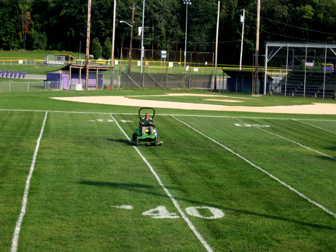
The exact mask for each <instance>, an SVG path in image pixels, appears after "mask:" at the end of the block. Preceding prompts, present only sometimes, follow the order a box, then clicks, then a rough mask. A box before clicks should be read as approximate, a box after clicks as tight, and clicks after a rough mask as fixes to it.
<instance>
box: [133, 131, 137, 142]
mask: <svg viewBox="0 0 336 252" xmlns="http://www.w3.org/2000/svg"><path fill="white" fill-rule="evenodd" d="M136 139H137V134H136V133H133V138H132V140H133V141H135V140H136Z"/></svg>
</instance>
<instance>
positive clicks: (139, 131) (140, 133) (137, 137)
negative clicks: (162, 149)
mask: <svg viewBox="0 0 336 252" xmlns="http://www.w3.org/2000/svg"><path fill="white" fill-rule="evenodd" d="M146 109H151V110H152V112H153V115H152V117H149V115H148V118H146V116H145V117H143V118H141V110H146ZM146 114H148V113H146ZM154 116H155V110H154V109H153V108H148V107H144V108H140V109H139V118H140V122H139V126H138V127H137V128H136V130H135V133H133V137H132V143H133V144H134V145H135V146H138V145H139V144H145V145H147V146H150V145H154V146H159V145H162V143H163V142H162V141H160V135H159V133H158V132H157V129H156V127H155V124H154V121H153V119H154ZM148 122H151V123H152V124H148ZM150 127H151V128H150ZM143 128H144V129H143ZM151 129H152V132H151Z"/></svg>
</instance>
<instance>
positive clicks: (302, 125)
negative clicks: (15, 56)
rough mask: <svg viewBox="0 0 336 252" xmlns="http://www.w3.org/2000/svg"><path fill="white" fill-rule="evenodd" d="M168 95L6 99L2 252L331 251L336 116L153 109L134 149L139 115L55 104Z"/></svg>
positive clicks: (0, 97)
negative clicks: (147, 133) (148, 131)
mask: <svg viewBox="0 0 336 252" xmlns="http://www.w3.org/2000/svg"><path fill="white" fill-rule="evenodd" d="M166 92H167V91H160V90H112V91H90V92H45V91H43V92H30V93H0V116H1V117H0V130H1V142H0V146H1V147H0V148H1V153H2V154H1V155H0V191H1V193H0V213H1V214H0V216H1V218H0V251H335V247H336V184H335V181H336V170H335V167H336V116H332V115H291V114H258V113H244V112H218V111H207V112H205V111H193V110H190V111H188V110H177V109H174V110H173V109H156V116H155V118H154V120H155V122H156V126H157V130H158V132H159V134H160V136H161V140H162V141H163V142H164V143H163V145H162V146H159V147H154V146H151V147H147V146H139V147H135V146H133V145H131V144H130V142H129V138H131V136H132V133H133V132H134V131H135V128H136V127H137V125H138V121H139V118H138V115H137V112H138V110H139V107H125V106H110V105H98V104H84V103H74V102H67V101H58V100H53V99H49V97H50V96H75V95H112V96H113V95H150V96H151V97H150V98H151V99H154V98H155V97H154V95H158V94H165V93H166ZM169 92H176V91H169ZM180 92H188V91H180ZM197 93H198V94H199V93H200V91H199V92H197ZM203 93H204V92H203ZM226 96H229V97H225V99H239V98H251V97H250V96H237V95H227V94H226ZM111 99H113V97H111ZM155 99H159V98H157V97H156V98H155ZM172 99H173V100H174V101H176V99H177V98H175V97H173V98H172ZM223 99H224V96H223ZM258 99H259V100H258V101H254V100H251V99H245V100H246V101H247V102H246V103H245V104H246V105H257V106H269V105H270V104H271V103H272V102H273V103H274V104H276V105H283V104H288V105H293V103H298V104H306V103H309V102H316V101H313V100H308V99H298V98H297V99H292V98H280V97H279V99H280V100H278V101H272V99H273V100H275V99H277V98H275V97H269V96H264V97H258ZM180 100H181V101H185V102H202V101H201V100H197V99H196V100H192V101H189V100H188V99H187V98H182V97H181V98H180ZM250 100H251V101H250ZM329 102H332V103H335V101H329ZM251 103H252V104H251ZM231 105H232V104H231ZM234 105H235V104H234ZM239 105H241V104H239Z"/></svg>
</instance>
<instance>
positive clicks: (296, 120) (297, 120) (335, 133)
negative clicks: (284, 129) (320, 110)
mask: <svg viewBox="0 0 336 252" xmlns="http://www.w3.org/2000/svg"><path fill="white" fill-rule="evenodd" d="M293 121H295V122H299V123H302V124H305V125H308V126H311V127H314V128H317V129H320V130H323V131H326V132H329V133H331V134H334V135H336V132H332V131H330V130H326V129H323V128H321V127H317V126H315V125H311V124H308V123H304V122H300V120H299V119H293Z"/></svg>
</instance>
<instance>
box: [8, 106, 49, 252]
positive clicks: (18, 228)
mask: <svg viewBox="0 0 336 252" xmlns="http://www.w3.org/2000/svg"><path fill="white" fill-rule="evenodd" d="M47 116H48V111H46V112H45V116H44V120H43V124H42V127H41V131H40V135H39V137H38V139H37V142H36V147H35V151H34V155H33V160H32V162H31V165H30V170H29V174H28V177H27V180H26V186H25V189H24V192H23V199H22V207H21V212H20V215H19V218H18V220H17V222H16V226H15V229H14V234H13V239H12V247H11V252H15V251H17V248H18V245H19V244H18V241H19V236H20V231H21V225H22V221H23V218H24V216H25V214H26V209H27V203H28V193H29V187H30V181H31V178H32V176H33V172H34V169H35V162H36V157H37V153H38V150H39V147H40V142H41V139H42V136H43V131H44V126H45V123H46V121H47Z"/></svg>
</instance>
